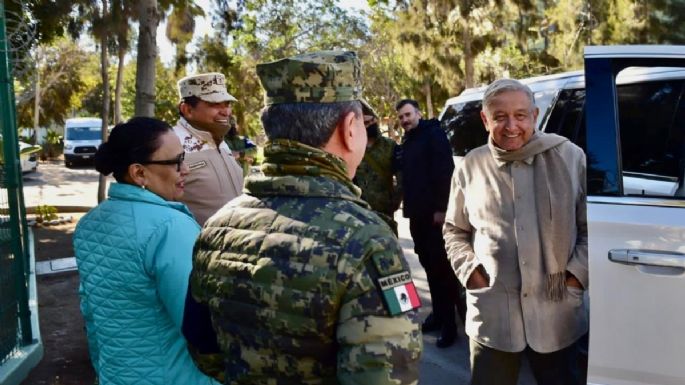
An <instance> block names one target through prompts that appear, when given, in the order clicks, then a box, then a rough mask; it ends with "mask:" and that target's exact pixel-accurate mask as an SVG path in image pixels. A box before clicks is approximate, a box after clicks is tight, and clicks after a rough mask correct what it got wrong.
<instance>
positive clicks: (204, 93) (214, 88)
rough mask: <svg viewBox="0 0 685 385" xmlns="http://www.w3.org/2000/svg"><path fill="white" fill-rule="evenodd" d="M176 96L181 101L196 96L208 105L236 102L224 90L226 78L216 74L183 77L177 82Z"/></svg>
mask: <svg viewBox="0 0 685 385" xmlns="http://www.w3.org/2000/svg"><path fill="white" fill-rule="evenodd" d="M178 95H179V96H180V98H181V99H183V98H187V97H189V96H197V97H198V98H200V99H201V100H204V101H205V102H210V103H220V102H237V101H238V99H236V98H234V97H233V95H231V94H229V93H228V91H227V90H226V77H225V76H224V75H223V74H220V73H218V72H210V73H205V74H198V75H191V76H186V77H184V78H183V79H181V80H179V81H178Z"/></svg>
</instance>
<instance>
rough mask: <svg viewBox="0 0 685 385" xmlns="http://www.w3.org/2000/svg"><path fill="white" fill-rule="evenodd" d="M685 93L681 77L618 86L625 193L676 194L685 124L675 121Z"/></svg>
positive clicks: (679, 176)
mask: <svg viewBox="0 0 685 385" xmlns="http://www.w3.org/2000/svg"><path fill="white" fill-rule="evenodd" d="M682 93H683V81H681V80H669V81H659V82H647V83H639V84H631V85H626V86H622V87H619V94H618V95H619V102H618V112H619V129H620V137H621V161H622V163H623V177H624V181H623V184H624V186H623V188H624V194H625V195H660V196H674V195H675V193H676V190H677V188H678V184H679V180H680V179H682V169H683V144H684V143H683V124H681V123H680V122H678V121H676V118H677V115H678V113H679V105H681V104H682V103H680V100H681V98H682Z"/></svg>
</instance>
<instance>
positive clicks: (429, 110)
mask: <svg viewBox="0 0 685 385" xmlns="http://www.w3.org/2000/svg"><path fill="white" fill-rule="evenodd" d="M431 91H432V90H431V83H430V80H429V79H426V81H425V82H424V83H423V92H424V93H425V94H426V114H427V115H428V119H433V96H432V95H431Z"/></svg>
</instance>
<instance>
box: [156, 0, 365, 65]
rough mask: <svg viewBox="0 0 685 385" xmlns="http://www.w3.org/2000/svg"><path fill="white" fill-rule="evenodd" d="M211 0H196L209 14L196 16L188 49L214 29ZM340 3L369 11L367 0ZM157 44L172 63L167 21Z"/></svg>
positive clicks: (161, 28) (339, 2) (348, 0)
mask: <svg viewBox="0 0 685 385" xmlns="http://www.w3.org/2000/svg"><path fill="white" fill-rule="evenodd" d="M210 3H211V0H195V4H197V5H199V6H200V7H202V9H204V10H205V13H206V14H207V16H205V17H200V16H198V17H196V18H195V36H194V37H193V42H191V43H190V45H189V46H188V51H190V52H194V49H195V42H197V41H198V40H199V39H200V38H202V37H203V36H205V35H207V34H209V33H211V30H212V20H211V16H209V14H210V13H211V10H210V8H209V7H210ZM338 4H340V6H341V7H342V8H344V9H348V10H357V11H360V10H364V11H369V5H368V2H367V1H366V0H338ZM157 46H158V47H159V56H160V59H161V60H162V63H164V64H167V65H168V64H171V63H172V62H173V60H174V47H173V46H172V44H171V42H169V40H168V39H167V38H166V21H164V22H162V23H160V25H159V27H158V28H157Z"/></svg>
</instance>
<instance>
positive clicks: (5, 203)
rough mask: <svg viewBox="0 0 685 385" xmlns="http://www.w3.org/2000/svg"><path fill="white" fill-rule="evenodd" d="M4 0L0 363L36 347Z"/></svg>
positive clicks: (0, 6) (0, 24)
mask: <svg viewBox="0 0 685 385" xmlns="http://www.w3.org/2000/svg"><path fill="white" fill-rule="evenodd" d="M6 25H7V18H6V13H5V5H4V1H3V0H0V132H1V133H2V151H3V153H4V154H3V155H4V157H3V158H4V161H3V162H2V165H1V166H0V365H1V364H2V363H3V362H5V361H6V360H7V359H8V358H9V357H11V356H12V354H13V353H14V352H16V350H17V349H18V348H20V347H22V346H25V345H29V344H31V343H32V340H33V336H32V330H31V321H30V312H29V306H28V276H29V274H28V273H29V249H28V247H29V246H28V245H29V243H28V230H27V229H28V227H27V225H26V208H25V207H24V195H23V190H22V182H21V168H20V163H19V150H18V142H17V124H16V111H15V107H14V106H15V101H14V87H13V78H12V73H11V70H12V67H11V61H10V59H11V58H10V56H11V49H10V48H9V43H8V38H7V30H6Z"/></svg>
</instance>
